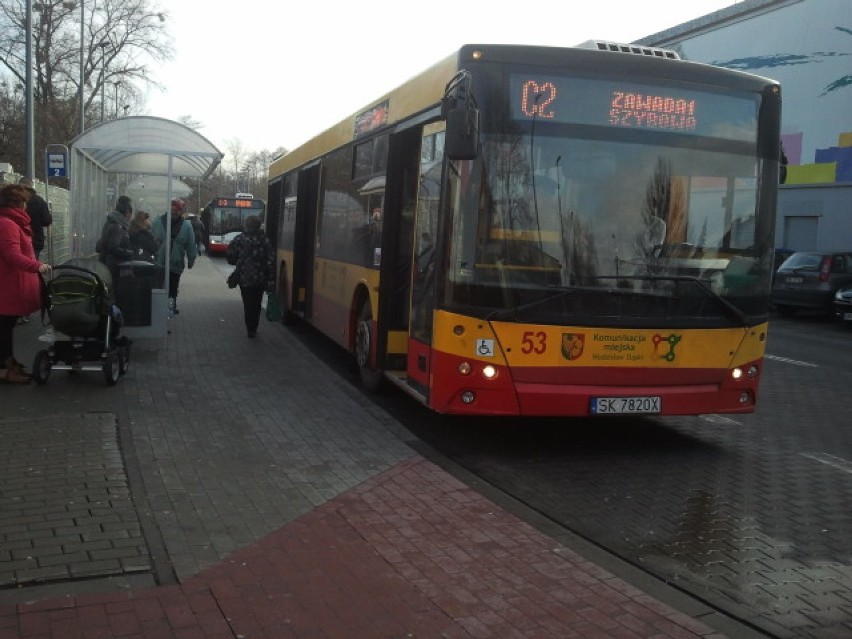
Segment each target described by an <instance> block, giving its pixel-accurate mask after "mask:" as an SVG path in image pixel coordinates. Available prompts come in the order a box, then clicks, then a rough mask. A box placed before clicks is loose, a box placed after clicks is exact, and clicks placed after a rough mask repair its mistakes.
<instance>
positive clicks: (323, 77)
mask: <svg viewBox="0 0 852 639" xmlns="http://www.w3.org/2000/svg"><path fill="white" fill-rule="evenodd" d="M154 4H156V0H155V2H154ZM159 4H160V7H162V9H163V10H164V12H165V13H166V14H167V18H166V24H167V25H168V31H169V33H170V34H171V36H172V42H173V46H174V49H175V55H174V58H173V60H172V61H171V62H169V63H165V64H163V63H155V64H154V65H152V66H151V68H150V76H151V77H152V78H153V79H154V80H155V81H157V82H158V83H159V84H161V85H163V86H164V87H165V90H164V91H160V90H157V89H152V90H151V91H150V92H149V94H148V96H147V102H146V103H145V106H144V107H141V109H140V111H141V113H142V114H146V115H152V116H158V117H163V118H167V119H170V120H178V119H180V118H182V117H189V118H191V119H192V120H193V121H195V122H198V123H200V125H201V127H200V128H199V129H198V132H199V133H201V134H202V135H203V136H205V137H206V138H207V139H208V140H210V141H211V142H212V143H213V144H214V145H215V146H217V147H218V148H219V150H220V151H222V152H223V153H225V154H226V155H230V152H231V151H232V150H235V149H239V150H240V151H241V152H243V153H245V152H248V153H253V152H260V151H264V150H265V151H275V150H277V149H279V148H281V147H283V148H285V149H287V150H292V149H294V148H296V147H297V146H299V145H300V144H302V143H303V142H305V141H307V140H309V139H310V138H311V137H313V136H314V135H316V134H318V133H321V132H322V131H324V130H325V129H327V128H328V127H330V126H332V125H334V124H336V123H337V122H339V121H341V120H343V119H344V118H346V117H349V116H350V115H352V114H354V113H356V112H358V111H360V110H361V109H362V108H363V107H365V106H368V105H369V104H371V103H372V102H374V101H375V100H376V99H377V98H378V97H380V96H381V95H383V94H384V93H387V92H388V91H390V90H391V89H393V88H395V87H396V86H398V85H399V84H401V83H403V82H404V81H406V80H408V79H409V78H410V77H412V76H414V75H416V74H417V73H419V72H420V71H422V70H424V69H426V68H427V67H429V66H431V65H432V64H433V63H435V62H437V61H439V60H441V59H443V58H444V57H446V56H448V55H450V54H451V53H453V52H454V51H455V50H457V49H458V48H459V47H460V46H461V45H463V44H474V43H476V44H529V45H545V46H573V45H577V44H580V43H581V42H584V41H586V40H591V39H601V40H608V41H615V42H632V41H635V40H638V39H640V38H643V37H645V36H648V35H652V34H654V33H658V32H660V31H664V30H665V29H669V28H671V27H674V26H676V25H678V24H681V23H683V22H687V21H689V20H692V19H694V18H698V17H700V16H704V15H706V14H708V13H712V12H713V11H716V10H718V9H722V8H725V7H729V6H732V5H734V4H737V2H736V0H644V1H637V0H606V1H602V0H598V1H593V2H589V3H587V2H584V1H582V0H538V1H537V2H533V3H532V4H530V5H527V4H526V3H524V2H507V1H506V0H430V1H429V2H425V3H409V2H407V1H406V0H393V1H391V0H370V1H369V2H366V1H364V0H362V1H361V2H358V1H352V0H345V1H344V0H329V1H326V2H322V1H317V0H309V1H308V2H291V1H289V0H288V1H283V0H282V1H278V0H238V1H237V2H233V3H228V4H219V3H217V4H216V5H215V6H216V9H215V10H214V9H213V8H212V7H213V4H211V3H210V0H179V1H172V2H163V1H162V0H160V3H159ZM420 7H428V10H424V11H422V12H419V8H420ZM228 9H230V10H228ZM225 161H226V162H227V158H226V160H225Z"/></svg>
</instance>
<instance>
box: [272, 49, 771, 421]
mask: <svg viewBox="0 0 852 639" xmlns="http://www.w3.org/2000/svg"><path fill="white" fill-rule="evenodd" d="M780 106H781V96H780V87H779V85H778V84H777V83H776V82H774V81H772V80H769V79H766V78H762V77H758V76H755V75H751V74H747V73H742V72H738V71H733V70H728V69H722V68H718V67H713V66H708V65H704V64H698V63H694V62H688V61H685V60H681V59H679V58H678V56H677V54H675V53H674V52H671V51H667V50H662V49H652V48H648V47H636V46H633V45H616V44H611V43H605V42H593V43H587V44H586V45H581V46H580V47H574V48H550V47H531V46H530V47H527V46H508V45H499V46H492V45H466V46H464V47H462V48H461V49H460V50H459V51H458V52H456V53H454V54H453V55H451V56H450V57H448V58H446V59H445V60H443V61H441V62H439V63H437V64H436V65H434V66H433V67H431V68H429V69H427V70H426V71H424V72H422V73H421V74H420V75H417V76H415V77H414V78H413V79H411V80H410V81H408V82H406V83H405V84H403V85H401V86H400V87H398V88H397V89H395V90H393V91H391V92H390V93H387V94H386V95H383V96H381V97H380V98H378V99H377V100H376V101H375V102H373V103H371V104H369V105H368V106H367V107H366V108H365V109H363V110H361V111H360V112H358V113H356V114H354V115H353V116H352V117H351V118H347V119H346V120H344V121H342V122H340V123H338V124H337V125H335V126H333V127H331V128H329V129H328V130H327V131H325V132H324V133H322V134H320V135H318V136H317V137H315V138H313V139H311V140H309V141H308V142H307V143H305V144H304V145H302V146H300V147H298V148H296V149H294V150H293V151H292V152H290V153H288V154H286V155H284V156H282V157H280V158H278V159H276V160H275V161H274V162H273V163H272V164H271V166H270V170H269V194H268V201H269V209H270V219H275V225H276V227H277V228H276V229H275V231H274V232H275V233H276V234H277V251H278V296H279V300H280V302H281V305H282V308H283V309H284V311H285V313H284V314H285V317H286V318H288V319H289V318H295V317H301V318H303V319H304V320H305V321H307V322H309V323H310V324H312V325H313V326H315V327H316V328H317V329H319V330H320V331H322V332H323V333H325V334H326V335H328V336H329V337H330V338H331V339H333V340H334V341H336V342H337V343H339V344H340V345H341V346H343V347H344V348H345V349H346V350H348V351H349V352H350V353H351V354H352V355H353V356H354V358H355V361H356V362H357V365H358V367H359V369H360V375H361V380H362V382H363V383H364V385H365V386H366V387H367V388H370V389H375V388H378V387H379V386H381V385H384V384H387V383H388V382H390V383H392V384H393V385H395V386H397V387H399V388H402V389H404V390H405V391H406V392H407V393H409V394H410V395H411V396H413V397H415V398H417V399H418V400H419V401H420V402H422V403H423V404H424V405H426V406H428V407H430V408H431V409H433V410H435V411H437V412H440V413H455V414H478V415H540V416H597V415H610V414H652V415H683V414H702V413H746V412H750V411H753V410H754V409H755V405H756V402H757V397H758V385H759V382H760V376H761V372H762V368H763V356H764V348H765V344H766V334H767V320H768V308H769V304H768V302H769V288H770V278H771V272H772V271H771V266H772V252H773V245H774V237H773V235H774V228H775V207H776V198H777V184H778V175H779V150H780V142H779V135H780Z"/></svg>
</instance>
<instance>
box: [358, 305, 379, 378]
mask: <svg viewBox="0 0 852 639" xmlns="http://www.w3.org/2000/svg"><path fill="white" fill-rule="evenodd" d="M372 321H373V314H372V312H371V311H370V300H364V301H362V302H361V306H360V307H359V309H358V323H357V325H356V326H355V353H354V355H355V362H356V365H357V366H358V374H359V375H360V377H361V385H362V386H363V387H364V388H365V389H367V390H368V391H369V392H371V393H379V392H381V391H382V390H383V389H384V381H385V375H384V372H383V371H382V370H381V369H378V368H371V367H370V351H371V350H372V340H373V334H372V331H371V330H370V329H371V324H372Z"/></svg>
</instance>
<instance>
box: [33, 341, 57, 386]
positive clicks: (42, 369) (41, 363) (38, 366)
mask: <svg viewBox="0 0 852 639" xmlns="http://www.w3.org/2000/svg"><path fill="white" fill-rule="evenodd" d="M52 366H53V364H51V362H50V354H49V353H48V352H47V351H44V350H42V351H39V352H38V353H36V356H35V360H33V379H34V380H35V382H36V384H38V385H39V386H41V385H42V384H46V383H47V380H48V378H49V377H50V370H51V368H52Z"/></svg>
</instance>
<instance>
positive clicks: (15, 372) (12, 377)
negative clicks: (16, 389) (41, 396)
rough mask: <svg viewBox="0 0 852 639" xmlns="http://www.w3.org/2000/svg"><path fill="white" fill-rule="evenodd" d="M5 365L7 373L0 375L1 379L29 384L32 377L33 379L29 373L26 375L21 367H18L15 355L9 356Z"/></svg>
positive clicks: (11, 382)
mask: <svg viewBox="0 0 852 639" xmlns="http://www.w3.org/2000/svg"><path fill="white" fill-rule="evenodd" d="M3 366H4V367H5V368H6V373H5V374H4V375H3V376H2V377H0V380H3V381H4V382H6V383H7V384H29V383H30V379H32V378H31V377H30V376H29V375H24V374H23V373H22V372H21V371H20V369H18V365H17V363H16V362H15V358H14V357H7V358H6V361H5V362H3Z"/></svg>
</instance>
